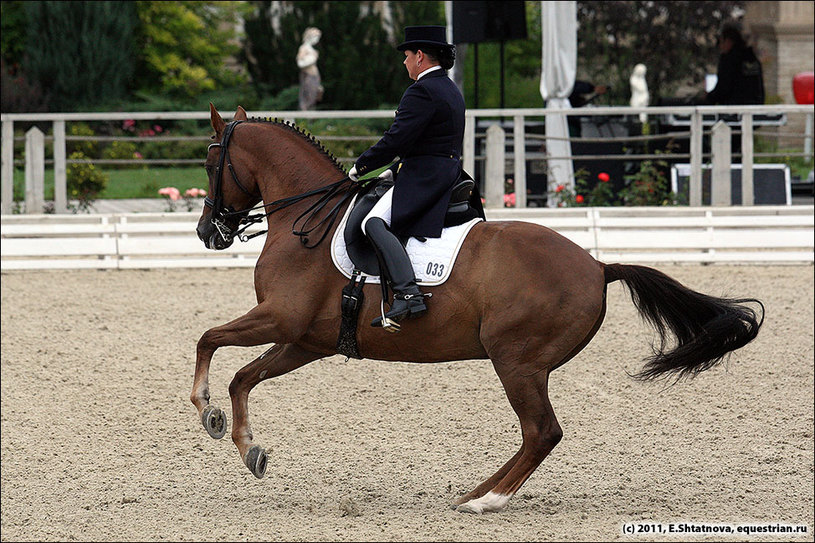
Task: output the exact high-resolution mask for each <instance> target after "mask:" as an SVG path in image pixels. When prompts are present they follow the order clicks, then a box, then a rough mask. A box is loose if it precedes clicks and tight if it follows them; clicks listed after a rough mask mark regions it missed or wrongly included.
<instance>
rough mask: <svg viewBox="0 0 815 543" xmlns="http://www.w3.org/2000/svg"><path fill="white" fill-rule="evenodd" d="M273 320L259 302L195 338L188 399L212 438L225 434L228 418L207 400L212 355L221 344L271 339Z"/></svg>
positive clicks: (273, 331)
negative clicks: (193, 361) (193, 371)
mask: <svg viewBox="0 0 815 543" xmlns="http://www.w3.org/2000/svg"><path fill="white" fill-rule="evenodd" d="M273 322H274V319H270V318H269V315H268V313H267V312H265V311H264V310H263V309H262V308H261V306H256V307H255V308H253V309H252V310H251V311H249V312H248V313H246V314H245V315H243V316H242V317H238V318H237V319H235V320H233V321H231V322H228V323H227V324H224V325H221V326H216V327H215V328H210V329H209V330H207V331H206V332H204V335H202V336H201V339H199V340H198V348H197V353H196V360H195V376H194V378H193V384H192V393H191V394H190V401H191V402H192V403H193V405H195V408H196V409H197V410H198V416H199V418H200V420H201V423H202V424H203V425H204V428H205V429H206V431H207V433H209V435H210V436H212V437H213V438H215V439H220V438H222V437H223V436H224V434H226V426H227V422H226V415H225V414H224V412H223V410H221V409H220V408H218V407H216V406H214V405H211V404H210V403H209V399H210V396H209V366H210V363H211V362H212V356H213V355H214V354H215V351H216V350H218V349H219V348H220V347H224V346H228V345H236V346H242V347H252V346H256V345H263V344H266V343H272V342H273V341H274V339H273V338H274V337H275V332H276V328H275V327H274V326H273V325H272V324H271V323H273Z"/></svg>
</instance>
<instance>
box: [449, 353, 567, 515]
mask: <svg viewBox="0 0 815 543" xmlns="http://www.w3.org/2000/svg"><path fill="white" fill-rule="evenodd" d="M527 369H528V367H527ZM495 370H496V373H497V374H498V377H499V378H500V379H501V383H502V384H503V385H504V389H505V390H506V393H507V398H508V399H509V403H510V404H511V405H512V408H513V409H514V410H515V413H516V414H517V415H518V419H519V421H520V423H521V434H522V436H523V443H522V444H521V448H520V450H519V451H518V452H517V453H516V454H515V456H513V457H512V459H511V460H510V461H509V462H507V463H506V464H504V466H503V467H502V468H501V469H499V470H498V471H497V472H496V473H495V474H494V475H493V476H492V477H490V478H489V479H487V480H486V481H484V482H483V483H482V484H480V485H479V486H478V487H477V488H476V489H475V490H473V491H472V492H470V493H468V494H466V495H464V496H462V497H461V498H459V499H458V500H456V502H455V505H457V506H458V507H457V508H456V510H457V511H462V512H465V513H485V512H488V511H500V510H501V509H503V508H504V506H505V505H506V504H507V502H508V501H509V499H510V498H511V497H512V496H514V495H515V493H516V492H518V489H520V488H521V485H523V484H524V482H526V480H527V479H528V478H529V476H530V475H532V473H533V472H534V471H535V470H536V469H537V467H538V466H539V465H540V463H541V462H543V459H544V458H546V456H547V455H548V454H549V453H550V452H551V451H552V449H554V448H555V445H557V444H558V442H559V441H560V439H561V437H563V431H562V430H561V428H560V425H559V424H558V422H557V418H555V413H554V411H553V410H552V405H551V403H549V394H548V384H549V372H548V370H547V369H543V370H540V371H538V372H537V373H533V374H532V375H523V374H522V371H521V368H519V367H517V366H507V365H502V364H499V363H495Z"/></svg>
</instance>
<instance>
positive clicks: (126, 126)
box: [122, 119, 136, 131]
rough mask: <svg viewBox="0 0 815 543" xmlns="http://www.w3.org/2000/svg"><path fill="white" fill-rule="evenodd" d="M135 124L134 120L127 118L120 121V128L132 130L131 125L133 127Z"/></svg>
mask: <svg viewBox="0 0 815 543" xmlns="http://www.w3.org/2000/svg"><path fill="white" fill-rule="evenodd" d="M135 126H136V121H134V120H133V119H127V120H125V121H124V122H122V130H130V131H132V130H133V127H135Z"/></svg>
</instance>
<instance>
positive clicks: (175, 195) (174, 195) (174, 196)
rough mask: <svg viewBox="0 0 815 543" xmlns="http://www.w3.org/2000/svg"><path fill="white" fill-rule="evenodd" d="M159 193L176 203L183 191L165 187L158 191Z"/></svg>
mask: <svg viewBox="0 0 815 543" xmlns="http://www.w3.org/2000/svg"><path fill="white" fill-rule="evenodd" d="M158 193H159V194H161V195H162V196H166V197H167V198H169V199H170V200H172V201H174V202H175V201H176V200H178V199H180V198H181V191H179V190H178V189H177V188H175V187H164V188H161V189H158Z"/></svg>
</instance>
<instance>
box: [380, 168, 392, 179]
mask: <svg viewBox="0 0 815 543" xmlns="http://www.w3.org/2000/svg"><path fill="white" fill-rule="evenodd" d="M379 177H380V178H381V179H384V180H386V181H393V170H391V169H387V170H385V171H383V172H382V173H380V174H379Z"/></svg>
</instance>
